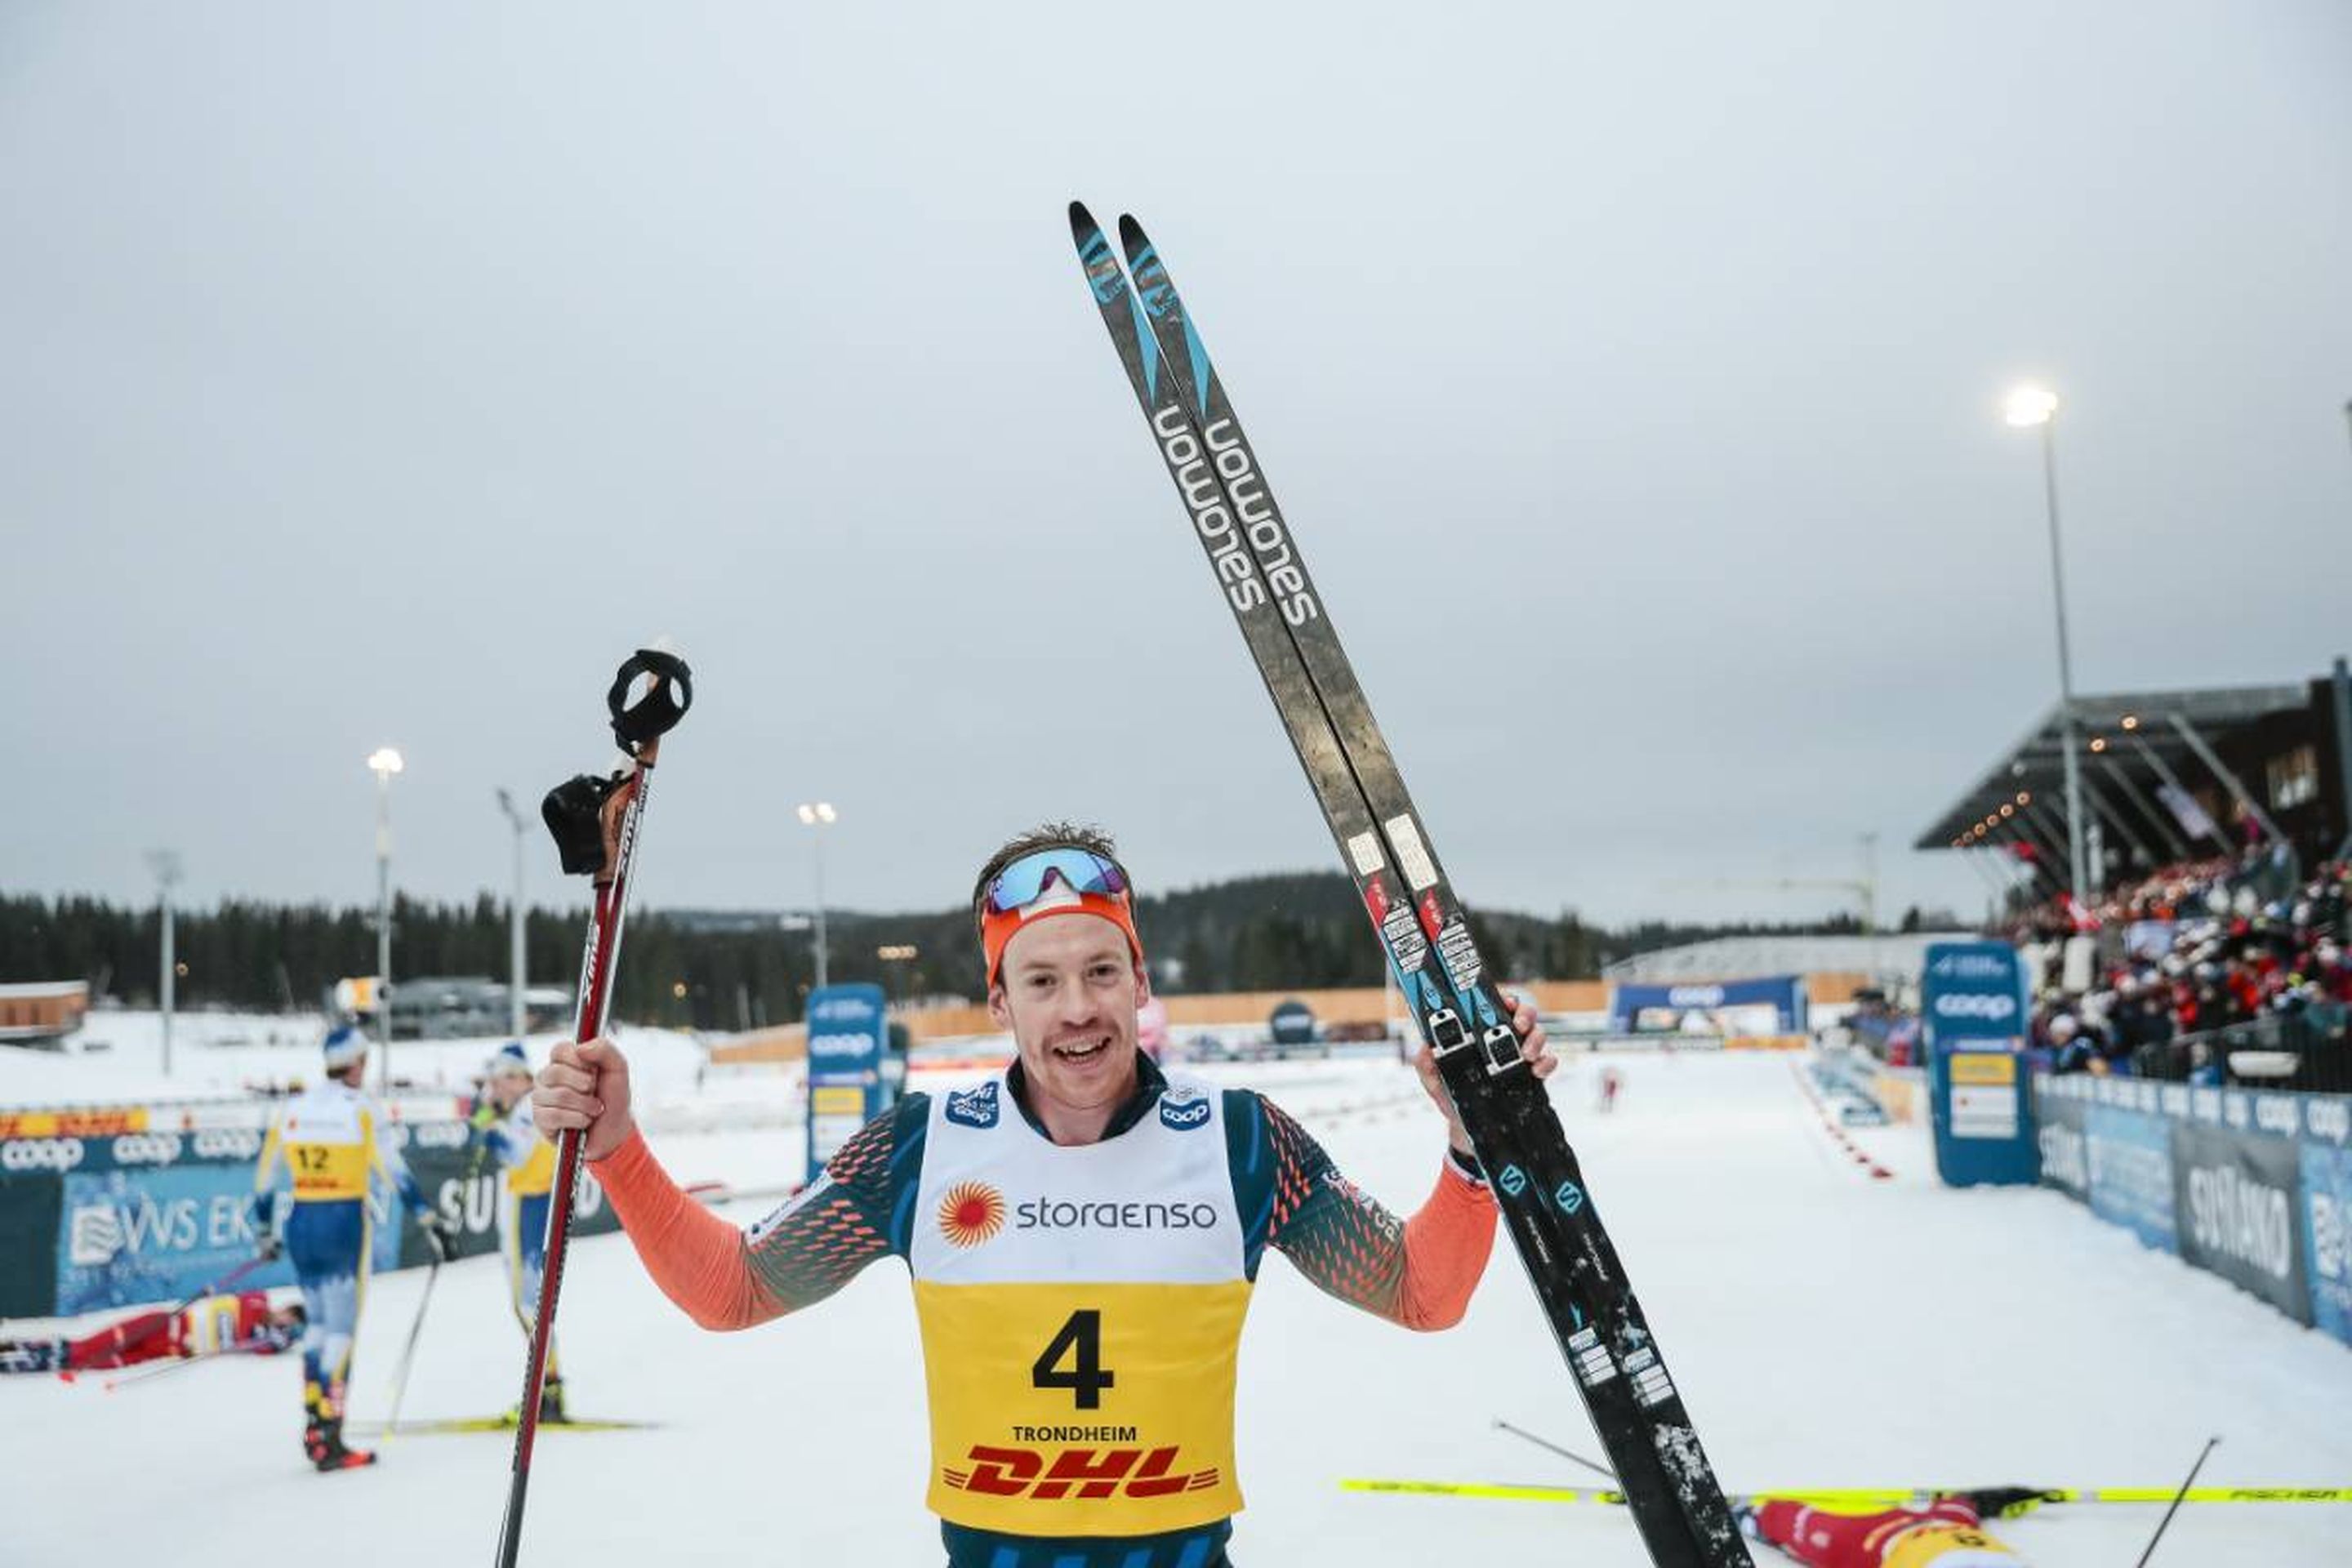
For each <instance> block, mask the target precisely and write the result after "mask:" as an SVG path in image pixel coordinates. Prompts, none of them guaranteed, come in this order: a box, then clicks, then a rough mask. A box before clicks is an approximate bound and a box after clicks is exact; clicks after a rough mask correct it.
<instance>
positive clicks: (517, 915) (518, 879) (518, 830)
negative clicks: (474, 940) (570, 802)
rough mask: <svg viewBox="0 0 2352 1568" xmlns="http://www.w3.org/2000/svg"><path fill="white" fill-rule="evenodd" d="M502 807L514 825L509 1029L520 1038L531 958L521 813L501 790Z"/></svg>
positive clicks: (508, 1031) (508, 910) (508, 963)
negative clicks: (525, 917) (525, 973)
mask: <svg viewBox="0 0 2352 1568" xmlns="http://www.w3.org/2000/svg"><path fill="white" fill-rule="evenodd" d="M499 810H500V811H502V812H505V813H506V815H507V821H508V823H509V825H510V826H512V827H513V828H514V901H513V902H512V903H511V904H509V906H508V908H507V926H508V931H507V938H508V941H507V950H508V951H507V975H508V979H507V1033H508V1034H509V1035H511V1036H513V1037H515V1038H516V1039H518V1040H520V1039H521V1038H522V1037H523V1023H524V1016H523V1005H522V994H523V985H524V980H523V968H524V965H525V964H526V963H528V959H527V957H526V955H525V952H524V948H523V924H522V920H523V917H522V837H523V821H522V813H520V812H519V811H517V810H516V809H515V804H514V796H512V795H509V794H508V793H507V792H506V791H505V790H500V791H499Z"/></svg>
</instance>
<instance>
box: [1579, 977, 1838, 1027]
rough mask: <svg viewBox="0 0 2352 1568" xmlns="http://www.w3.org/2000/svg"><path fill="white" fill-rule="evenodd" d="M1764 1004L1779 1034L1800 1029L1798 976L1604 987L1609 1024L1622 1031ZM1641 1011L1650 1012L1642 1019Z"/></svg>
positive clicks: (1801, 991) (1801, 986)
mask: <svg viewBox="0 0 2352 1568" xmlns="http://www.w3.org/2000/svg"><path fill="white" fill-rule="evenodd" d="M1767 1006H1769V1007H1770V1008H1771V1009H1772V1013H1773V1016H1774V1017H1775V1018H1776V1019H1777V1020H1778V1026H1779V1028H1780V1031H1781V1032H1782V1033H1783V1034H1788V1033H1793V1032H1797V1031H1801V1030H1802V1029H1803V1028H1804V1027H1805V978H1804V976H1803V975H1801V974H1774V975H1768V976H1765V977H1763V978H1761V979H1757V980H1726V981H1685V982H1682V983H1679V984H1670V985H1669V984H1656V985H1634V984H1624V983H1620V984H1615V985H1612V986H1611V987H1610V988H1609V1026H1610V1028H1611V1029H1612V1030H1615V1031H1617V1032H1620V1033H1626V1034H1630V1033H1633V1031H1634V1030H1635V1029H1636V1028H1638V1027H1643V1026H1650V1027H1654V1028H1655V1029H1673V1028H1675V1027H1677V1026H1678V1025H1679V1022H1680V1020H1681V1018H1682V1016H1683V1015H1685V1014H1687V1013H1692V1012H1698V1013H1713V1012H1717V1011H1718V1010H1720V1009H1722V1008H1726V1007H1767ZM1645 1014H1646V1015H1652V1016H1651V1017H1649V1018H1646V1019H1645V1018H1644V1015H1645Z"/></svg>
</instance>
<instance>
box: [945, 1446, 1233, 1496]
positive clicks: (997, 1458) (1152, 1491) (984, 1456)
mask: <svg viewBox="0 0 2352 1568" xmlns="http://www.w3.org/2000/svg"><path fill="white" fill-rule="evenodd" d="M971 1460H972V1466H971V1468H970V1469H968V1470H959V1469H956V1468H952V1467H949V1468H942V1469H941V1470H940V1475H941V1477H942V1478H943V1479H945V1480H946V1481H947V1483H948V1485H950V1486H951V1487H953V1488H955V1489H957V1490H958V1491H967V1492H981V1493H984V1494H986V1495H988V1496H990V1497H1021V1496H1024V1495H1026V1496H1028V1497H1032V1498H1042V1499H1046V1500H1052V1499H1055V1498H1067V1497H1078V1498H1107V1497H1113V1496H1119V1495H1124V1496H1127V1497H1131V1498H1156V1497H1175V1496H1177V1495H1179V1494H1180V1493H1183V1492H1197V1491H1206V1490H1207V1489H1209V1488H1211V1487H1213V1486H1215V1485H1216V1484H1217V1472H1216V1469H1215V1468H1213V1467H1212V1468H1209V1469H1205V1470H1192V1471H1179V1472H1176V1473H1173V1474H1171V1471H1175V1467H1176V1449H1175V1447H1173V1446H1171V1447H1165V1448H1154V1449H1152V1450H1150V1452H1149V1453H1146V1452H1145V1451H1144V1450H1143V1449H1141V1448H1064V1449H1062V1450H1060V1451H1059V1452H1058V1453H1056V1454H1055V1456H1054V1459H1053V1464H1052V1466H1051V1467H1050V1468H1049V1467H1048V1466H1047V1464H1046V1462H1045V1455H1044V1454H1043V1453H1041V1452H1039V1451H1038V1450H1036V1449H1034V1448H997V1447H989V1446H988V1445H986V1444H980V1443H976V1444H974V1445H973V1446H972V1449H971Z"/></svg>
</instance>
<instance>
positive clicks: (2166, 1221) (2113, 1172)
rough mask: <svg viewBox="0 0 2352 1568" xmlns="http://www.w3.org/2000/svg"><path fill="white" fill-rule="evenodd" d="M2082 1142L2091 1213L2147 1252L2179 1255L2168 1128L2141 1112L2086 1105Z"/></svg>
mask: <svg viewBox="0 0 2352 1568" xmlns="http://www.w3.org/2000/svg"><path fill="white" fill-rule="evenodd" d="M2083 1137H2084V1153H2085V1156H2086V1158H2085V1163H2086V1164H2087V1166H2088V1167H2089V1174H2090V1185H2091V1212H2092V1213H2094V1214H2095V1215H2098V1216H2099V1217H2100V1218H2101V1219H2104V1220H2106V1221H2108V1222H2109V1223H2111V1224H2114V1225H2119V1226H2124V1227H2125V1228H2126V1229H2127V1230H2130V1231H2132V1232H2134V1233H2135V1234H2137V1236H2138V1237H2139V1238H2140V1240H2141V1241H2143V1242H2145V1243H2146V1244H2147V1245H2148V1246H2150V1247H2161V1248H2163V1249H2164V1250H2165V1251H2167V1252H2179V1250H2180V1236H2179V1230H2178V1228H2177V1227H2176V1226H2175V1225H2174V1224H2173V1179H2172V1178H2173V1171H2172V1126H2171V1124H2170V1123H2168V1121H2165V1119H2164V1118H2163V1117H2161V1116H2152V1115H2150V1114H2148V1113H2147V1112H2146V1111H2142V1110H2125V1109H2123V1108H2122V1107H2121V1106H2115V1105H2089V1106H2085V1107H2084V1110H2083Z"/></svg>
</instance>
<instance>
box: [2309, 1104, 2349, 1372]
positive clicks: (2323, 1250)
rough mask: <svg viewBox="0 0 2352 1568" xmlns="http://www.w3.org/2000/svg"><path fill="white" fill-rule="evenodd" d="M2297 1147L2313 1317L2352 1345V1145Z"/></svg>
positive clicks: (2313, 1144)
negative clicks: (2299, 1154) (2300, 1159)
mask: <svg viewBox="0 0 2352 1568" xmlns="http://www.w3.org/2000/svg"><path fill="white" fill-rule="evenodd" d="M2300 1152H2301V1155H2302V1163H2303V1244H2304V1256H2305V1258H2307V1259H2308V1260H2309V1262H2310V1279H2311V1321H2313V1322H2314V1323H2315V1324H2317V1325H2318V1326H2319V1327H2321V1328H2323V1329H2325V1330H2326V1331H2328V1332H2329V1333H2331V1334H2334V1335H2335V1336H2336V1338H2337V1339H2339V1340H2342V1341H2343V1342H2345V1343H2346V1344H2347V1345H2352V1150H2346V1149H2335V1148H2329V1147H2327V1146H2326V1145H2324V1144H2320V1143H2305V1144H2304V1145H2303V1147H2302V1149H2301V1151H2300Z"/></svg>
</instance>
